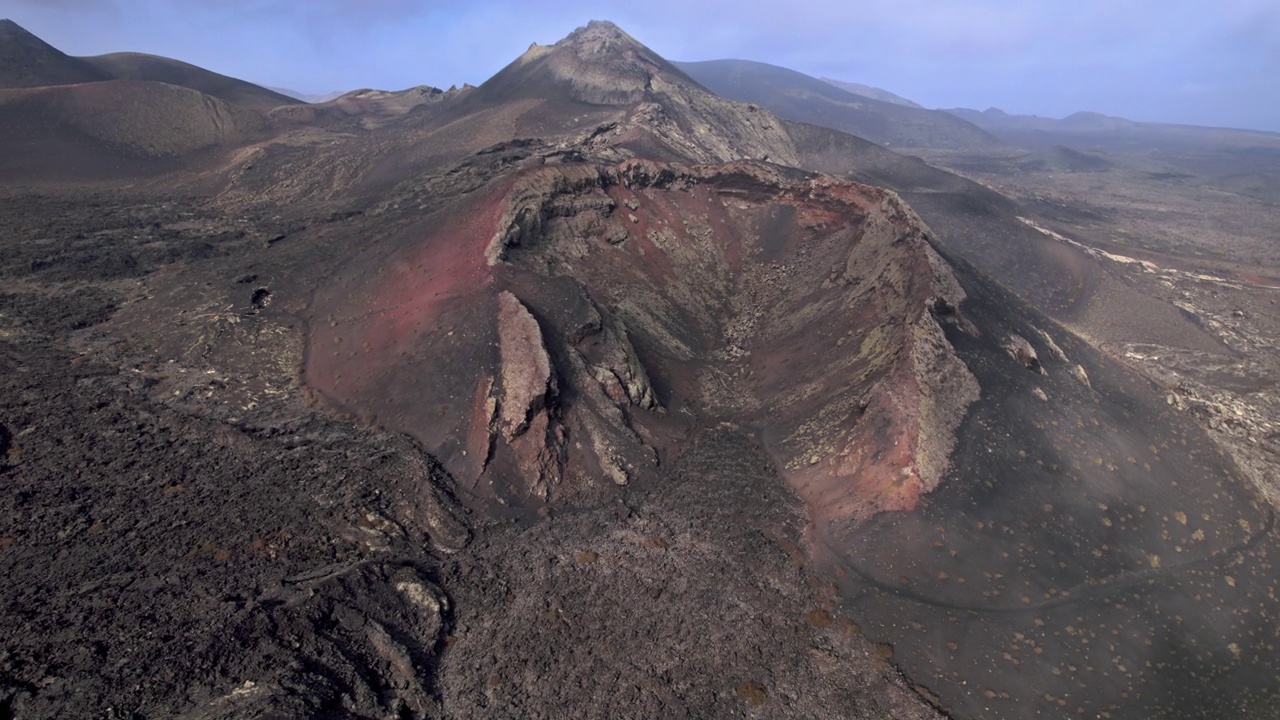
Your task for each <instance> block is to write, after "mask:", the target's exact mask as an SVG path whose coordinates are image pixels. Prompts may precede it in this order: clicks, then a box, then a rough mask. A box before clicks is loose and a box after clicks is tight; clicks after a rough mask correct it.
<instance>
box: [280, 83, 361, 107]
mask: <svg viewBox="0 0 1280 720" xmlns="http://www.w3.org/2000/svg"><path fill="white" fill-rule="evenodd" d="M267 89H268V90H270V91H272V92H276V93H280V94H281V95H286V96H288V97H291V98H293V99H295V100H301V101H302V102H304V103H311V104H313V105H315V104H319V103H327V102H329V101H330V100H334V99H337V98H340V97H342V96H343V95H346V94H347V93H348V92H351V91H349V90H334V91H333V92H327V93H319V94H316V93H304V92H300V91H298V90H290V89H289V88H281V87H268V88H267Z"/></svg>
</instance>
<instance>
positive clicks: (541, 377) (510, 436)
mask: <svg viewBox="0 0 1280 720" xmlns="http://www.w3.org/2000/svg"><path fill="white" fill-rule="evenodd" d="M498 348H499V351H500V356H501V362H502V395H501V400H500V401H499V403H498V408H499V411H500V412H501V422H502V426H501V427H502V434H503V436H504V437H505V438H506V439H507V440H508V441H511V440H514V439H515V438H517V437H518V436H520V435H522V434H523V433H524V432H525V431H526V430H528V429H529V424H530V422H531V420H532V418H534V417H536V416H538V415H539V414H545V413H546V411H547V406H548V404H549V400H550V398H552V397H554V396H555V391H556V382H555V376H554V375H552V374H551V359H550V358H549V357H547V349H546V348H545V347H543V345H542V330H541V329H540V328H539V327H538V321H537V320H535V319H533V315H531V314H530V313H529V310H528V308H526V307H525V306H524V305H522V304H520V300H519V299H518V298H517V297H516V296H515V295H512V294H511V293H509V292H507V291H505V290H504V291H502V292H501V293H499V294H498Z"/></svg>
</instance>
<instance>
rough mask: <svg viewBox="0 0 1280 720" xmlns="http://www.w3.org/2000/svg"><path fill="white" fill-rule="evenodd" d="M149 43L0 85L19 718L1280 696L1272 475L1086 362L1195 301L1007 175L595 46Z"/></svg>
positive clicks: (790, 710) (0, 360)
mask: <svg viewBox="0 0 1280 720" xmlns="http://www.w3.org/2000/svg"><path fill="white" fill-rule="evenodd" d="M14 27H16V26H14ZM19 31H20V28H19V29H18V30H13V29H12V28H8V26H6V32H8V33H10V34H11V35H12V36H13V37H16V38H18V39H19V40H20V41H21V42H20V43H16V44H18V45H20V46H21V48H25V49H24V50H23V51H22V52H28V51H30V49H31V48H35V49H36V50H39V51H40V52H43V53H45V55H44V56H45V57H52V58H54V59H56V60H58V62H59V63H61V62H62V60H61V59H60V58H58V56H57V55H50V54H49V51H52V52H54V53H56V52H57V51H53V49H52V48H48V50H44V49H42V48H41V46H42V45H43V44H41V43H39V41H37V40H34V38H31V37H30V36H25V35H23V34H22V33H20V32H19ZM6 42H10V43H11V44H14V43H15V42H16V41H13V40H12V39H11V38H8V37H6ZM43 47H44V48H47V46H43ZM7 52H8V51H7ZM32 52H34V51H32ZM58 55H60V54H58ZM3 57H5V58H9V57H18V58H20V59H21V58H22V57H25V56H23V55H22V53H21V52H18V51H12V52H8V54H6V55H4V56H3ZM61 57H62V58H65V57H66V56H61ZM107 57H112V56H107ZM130 57H132V56H130ZM135 59H136V58H135ZM70 60H75V59H70ZM160 60H162V59H146V60H145V62H144V63H143V66H145V67H152V68H168V69H173V68H179V69H181V70H183V72H182V73H179V74H178V75H157V74H156V73H158V72H159V70H155V71H148V73H150V74H147V73H142V71H141V70H135V71H134V74H135V76H134V77H132V78H129V79H117V78H116V77H115V76H112V77H101V78H97V79H93V81H92V82H84V81H81V80H79V79H74V78H73V79H71V80H70V82H72V83H74V84H62V83H64V82H66V81H67V80H66V76H65V73H62V74H59V75H57V76H51V77H49V78H47V79H45V80H42V81H41V82H42V83H44V85H47V87H46V86H41V87H34V88H28V87H21V88H20V87H17V86H18V85H20V84H21V83H18V82H11V83H9V85H10V87H11V88H12V89H8V90H3V91H0V124H4V125H5V127H6V128H8V129H11V130H12V132H10V133H7V134H6V135H5V137H6V141H5V142H6V148H7V149H15V151H14V152H7V153H6V154H5V155H3V156H0V157H3V159H0V179H3V180H4V185H3V189H2V190H0V208H2V212H0V217H3V223H4V224H3V227H2V229H0V230H2V232H3V235H2V236H0V237H2V238H3V243H4V253H3V256H2V257H3V264H2V265H0V273H2V274H3V277H4V278H5V280H4V282H5V285H4V286H5V290H4V292H3V293H0V368H3V370H4V372H3V373H0V378H2V379H0V452H3V459H0V463H2V464H0V483H3V485H4V488H5V490H6V492H5V493H3V501H2V503H3V504H0V523H2V524H0V564H2V565H3V568H4V572H5V574H6V577H8V578H10V582H9V583H8V584H7V586H6V587H5V589H4V590H3V591H0V603H2V604H3V607H4V614H3V622H4V624H5V625H4V634H5V636H6V637H7V638H8V639H7V640H6V641H5V643H4V644H3V646H2V647H0V716H6V717H7V716H12V717H59V716H90V717H168V716H182V717H193V718H195V717H226V718H230V717H279V716H302V717H330V716H360V717H437V716H446V717H470V716H476V715H485V716H497V717H564V716H592V715H611V716H615V715H616V716H643V717H653V716H663V717H706V716H715V717H728V716H743V715H746V716H751V717H796V716H801V717H830V716H842V717H867V718H873V717H895V718H897V717H904V718H936V717H941V716H943V715H950V716H953V717H983V718H987V717H991V718H1032V717H1060V716H1064V715H1065V716H1080V717H1108V716H1110V717H1179V718H1180V717H1185V718H1200V717H1257V718H1265V717H1270V716H1271V712H1272V708H1273V707H1274V706H1275V703H1276V701H1277V696H1276V693H1277V688H1278V687H1280V678H1278V677H1276V676H1275V675H1274V672H1275V671H1274V667H1275V666H1276V664H1277V659H1278V658H1277V652H1280V651H1278V650H1277V647H1276V645H1277V640H1278V639H1280V638H1277V624H1276V620H1275V612H1276V600H1275V585H1276V582H1277V579H1276V574H1275V571H1274V568H1273V567H1272V565H1271V558H1272V557H1274V556H1275V553H1276V552H1278V551H1280V548H1277V547H1276V542H1277V541H1276V535H1275V532H1274V512H1275V506H1274V504H1273V503H1271V502H1268V500H1267V499H1265V498H1264V496H1263V494H1262V493H1261V492H1260V490H1259V487H1260V486H1261V487H1263V488H1266V487H1268V486H1267V485H1266V484H1265V483H1262V482H1259V481H1258V477H1259V473H1260V472H1263V473H1264V472H1265V470H1257V468H1258V467H1260V468H1266V467H1267V465H1266V464H1265V463H1266V462H1267V460H1266V458H1265V457H1262V456H1259V458H1260V459H1258V462H1259V463H1263V464H1262V465H1259V466H1257V467H1255V466H1253V465H1250V464H1248V460H1249V458H1247V457H1245V456H1243V455H1240V454H1239V453H1235V457H1236V459H1234V460H1233V458H1232V457H1229V456H1228V455H1226V454H1224V453H1223V452H1222V450H1221V448H1220V446H1219V444H1217V443H1216V442H1215V440H1214V437H1211V435H1210V434H1208V432H1214V433H1219V432H1220V430H1219V429H1215V426H1214V425H1213V423H1208V425H1209V428H1208V432H1207V431H1206V423H1205V422H1204V421H1203V419H1202V418H1201V417H1199V416H1198V415H1196V414H1195V413H1194V412H1185V411H1183V410H1181V409H1180V407H1181V406H1186V405H1188V404H1193V403H1195V402H1204V403H1209V402H1213V401H1212V400H1210V399H1207V397H1208V396H1204V397H1205V398H1206V399H1204V400H1201V399H1200V398H1201V397H1202V396H1199V395H1195V394H1194V391H1193V390H1192V389H1191V388H1192V386H1189V385H1188V386H1186V388H1187V389H1185V390H1179V391H1178V392H1175V393H1172V394H1171V393H1170V390H1169V388H1168V387H1166V386H1163V385H1161V384H1160V383H1159V382H1157V381H1154V380H1153V379H1152V377H1153V375H1152V374H1151V372H1150V368H1144V367H1142V363H1140V362H1135V360H1137V358H1134V357H1132V356H1131V355H1132V354H1133V353H1139V352H1140V346H1138V345H1136V344H1134V345H1132V346H1126V348H1127V350H1126V351H1127V352H1128V353H1130V355H1125V354H1124V353H1118V352H1116V350H1115V348H1116V347H1117V346H1116V345H1115V344H1114V343H1115V338H1117V337H1128V338H1134V339H1137V341H1138V342H1148V343H1149V344H1151V345H1155V344H1158V343H1166V344H1164V345H1160V347H1169V346H1171V345H1168V343H1170V342H1171V341H1170V338H1172V339H1174V341H1176V346H1178V347H1182V348H1184V352H1185V353H1186V354H1185V355H1184V356H1182V357H1183V358H1184V359H1185V360H1186V361H1187V362H1188V363H1191V364H1192V365H1193V366H1195V367H1204V365H1203V364H1196V359H1197V358H1201V357H1208V356H1211V355H1212V354H1213V353H1217V352H1220V351H1221V343H1220V341H1219V340H1218V337H1219V335H1220V334H1221V328H1219V327H1218V326H1215V325H1212V324H1206V323H1204V322H1203V321H1200V320H1199V319H1198V317H1188V313H1187V311H1185V310H1184V309H1183V310H1180V309H1179V306H1178V305H1174V304H1170V303H1169V302H1167V301H1165V300H1162V299H1161V298H1159V297H1153V296H1150V295H1149V294H1147V293H1146V286H1144V285H1141V284H1137V285H1135V284H1133V283H1131V282H1130V280H1131V278H1129V277H1128V275H1126V274H1124V273H1115V272H1114V268H1113V264H1114V263H1115V262H1116V261H1115V260H1114V259H1112V257H1111V256H1109V255H1107V254H1105V253H1103V251H1102V250H1101V249H1099V246H1097V245H1095V244H1092V243H1090V242H1088V241H1087V238H1081V239H1079V240H1072V239H1071V238H1069V237H1067V236H1066V235H1063V234H1061V233H1060V231H1061V232H1065V230H1063V229H1062V226H1061V225H1060V224H1055V223H1059V222H1060V219H1059V218H1057V217H1055V216H1053V215H1052V213H1051V212H1049V211H1048V210H1047V209H1046V207H1045V206H1043V205H1041V204H1037V202H1036V201H1035V200H1034V198H1031V197H1028V196H1025V195H1023V194H1020V193H1018V192H1016V191H1015V190H1010V189H1007V188H1003V187H1001V188H993V187H992V186H993V185H994V184H993V183H990V182H987V181H986V180H984V182H986V184H983V183H979V182H975V181H974V180H973V179H968V178H965V177H962V176H959V175H956V174H953V173H951V172H947V171H944V170H940V169H938V168H936V167H933V166H930V165H927V164H925V163H924V162H922V161H921V160H919V159H917V158H908V157H905V156H901V155H897V154H895V153H893V152H891V151H889V150H886V149H885V148H883V147H881V146H878V145H875V144H873V143H871V142H869V141H867V140H863V139H859V138H856V137H853V136H849V135H845V134H843V133H841V132H838V131H836V130H832V129H829V128H823V127H819V126H817V125H806V124H800V123H797V122H794V121H789V120H784V119H782V118H780V117H779V116H777V115H774V114H773V113H771V112H769V110H768V109H766V108H764V107H761V106H760V105H756V104H739V103H736V102H731V101H728V100H724V99H722V98H720V97H717V96H716V95H714V94H712V93H711V92H710V91H709V90H707V89H706V88H704V87H702V86H701V85H699V84H698V83H697V82H695V81H694V79H693V78H691V77H690V76H689V75H687V74H686V73H685V72H684V71H682V69H680V68H678V67H676V66H674V65H672V64H670V63H668V62H667V61H666V60H664V59H662V58H661V57H659V56H657V55H656V54H654V53H653V52H652V51H650V50H649V49H648V48H645V47H644V46H643V45H641V44H640V43H638V42H636V41H635V40H634V39H632V38H631V37H629V36H627V35H626V34H625V33H623V32H622V31H621V30H619V29H618V28H616V27H614V26H612V25H610V24H608V23H592V24H591V25H589V26H587V27H585V28H580V29H579V30H577V31H575V32H574V33H573V34H572V35H570V36H569V37H568V38H566V39H565V40H563V41H561V42H559V43H557V44H555V45H552V46H540V45H534V46H532V47H530V49H529V50H528V51H527V52H526V53H525V54H524V55H522V56H521V57H520V58H517V59H516V60H515V61H514V62H513V63H512V64H511V65H509V66H508V67H507V68H505V69H504V70H502V71H501V72H499V73H498V74H497V75H495V76H494V77H493V78H492V79H490V80H489V81H487V82H486V83H484V84H483V85H481V86H479V87H475V88H472V87H464V88H461V89H451V90H449V91H439V90H434V89H431V88H415V89H411V90H407V91H403V92H397V93H387V92H380V91H357V92H355V93H349V94H347V95H345V96H343V97H341V98H338V99H336V100H334V101H331V102H329V103H324V104H320V105H315V106H301V105H297V104H284V103H283V102H282V104H281V105H280V106H278V107H274V108H269V107H267V105H269V104H270V103H266V104H262V103H263V98H269V97H270V96H269V95H263V94H261V93H257V92H256V91H251V90H252V88H250V89H245V88H243V87H241V86H239V85H227V84H226V83H221V82H220V83H219V84H215V85H209V84H208V83H209V78H208V77H207V76H205V75H202V74H201V73H198V72H195V71H194V70H198V69H194V70H191V69H188V68H187V67H185V66H181V65H180V64H176V63H172V62H171V61H164V62H160ZM138 62H143V61H142V60H138ZM28 65H30V63H27V64H26V65H24V64H22V62H20V61H14V62H13V67H20V68H26V67H28ZM66 65H67V67H72V66H74V67H81V65H79V64H78V63H69V64H66ZM107 65H114V66H115V67H117V69H116V70H114V71H113V72H116V73H119V72H122V71H121V70H119V67H123V65H121V64H120V63H107V64H102V63H99V64H98V65H94V67H98V68H99V69H101V68H102V67H106V66H107ZM33 73H34V71H30V70H22V73H19V72H17V71H13V72H12V73H11V77H20V78H27V77H32V76H34V74H33ZM166 78H168V79H166ZM161 80H163V82H161ZM175 81H176V84H170V83H175ZM197 81H199V82H197ZM24 82H25V81H24ZM117 87H122V88H130V90H129V92H127V93H120V92H117V91H116V88H117ZM828 87H830V86H828ZM218 88H223V89H227V88H230V89H231V90H235V91H236V93H237V94H235V95H233V96H228V95H227V94H226V93H224V94H222V95H218V96H217V97H214V96H213V95H214V94H217V93H215V92H214V91H215V90H217V89H218ZM228 92H230V90H228ZM263 92H266V91H263ZM831 92H834V93H839V92H841V91H839V90H837V89H834V88H832V89H831ZM5 93H7V95H5ZM210 93H211V94H210ZM100 97H110V98H122V99H120V100H116V101H113V102H112V103H105V102H102V103H98V104H94V105H92V108H93V110H94V112H93V113H88V112H85V110H84V108H85V107H89V106H88V105H84V104H83V103H87V102H89V99H94V98H100ZM86 98H87V99H86ZM237 98H239V99H237ZM245 98H249V99H247V100H246V99H245ZM895 107H897V110H899V111H902V110H913V109H912V108H903V107H900V106H895ZM142 111H146V112H147V113H159V115H155V114H152V115H147V117H145V118H144V117H142V116H141V115H140V114H139V113H140V112H142ZM921 112H929V111H921ZM49 113H54V115H53V116H54V117H57V118H60V119H59V120H58V122H56V123H42V122H40V121H39V120H38V118H45V117H48V116H49ZM164 113H169V114H168V115H165V114H164ZM155 118H161V119H160V120H156V119H155ZM152 121H156V122H164V123H168V124H167V125H166V127H167V128H169V130H168V132H169V134H167V135H166V134H164V133H160V132H158V131H157V130H156V128H154V127H151V126H150V125H148V124H147V123H148V122H152ZM957 122H959V121H957ZM966 127H971V126H966ZM210 128H213V130H211V129H210ZM215 131H216V132H215ZM24 143H25V147H28V148H32V149H30V150H28V154H27V155H22V154H21V153H18V152H16V149H17V148H19V147H23V146H24ZM935 152H937V153H939V154H942V153H952V154H951V155H949V156H948V157H951V158H952V159H954V158H956V157H958V154H957V153H958V151H956V150H954V149H951V150H948V149H946V148H945V147H944V148H943V149H940V150H935ZM999 152H1004V150H1000V151H999ZM988 155H989V156H996V155H998V153H997V151H996V150H992V151H991V152H990V153H988ZM1065 156H1066V157H1068V158H1074V157H1075V156H1074V155H1070V154H1066V155H1065ZM955 164H956V165H959V163H955ZM966 174H969V175H971V176H975V175H976V174H975V173H973V172H970V171H966ZM979 179H982V178H979ZM1002 190H1003V192H1001V191H1002ZM1051 228H1059V230H1052V229H1051ZM1144 267H1145V266H1144ZM1152 272H1153V273H1154V271H1152ZM1117 302H1120V303H1125V304H1126V305H1127V306H1128V307H1127V308H1126V309H1125V311H1124V312H1110V311H1109V308H1108V307H1107V306H1108V305H1114V304H1115V303H1117ZM1242 317H1244V318H1245V319H1250V318H1252V316H1251V315H1244V316H1242ZM1237 319H1239V318H1237ZM1108 332H1110V333H1112V334H1110V335H1108V334H1107V333H1108ZM1196 353H1204V355H1196ZM1159 367H1163V366H1159ZM1155 377H1156V380H1161V381H1163V378H1161V377H1160V376H1159V375H1158V374H1157V375H1155ZM1197 377H1198V378H1200V380H1201V381H1203V382H1204V383H1205V385H1204V387H1212V388H1217V387H1220V386H1222V384H1223V383H1221V382H1219V381H1218V379H1215V378H1214V377H1211V376H1208V375H1200V376H1197ZM1205 392H1208V391H1205ZM1216 427H1217V428H1221V427H1225V425H1224V423H1223V422H1219V423H1218V425H1217V426H1216ZM1232 427H1235V426H1232ZM1228 447H1234V446H1228ZM1233 452H1234V451H1233ZM1241 467H1243V468H1244V470H1245V472H1242V471H1241V469H1240V468H1241ZM1255 471H1256V472H1255Z"/></svg>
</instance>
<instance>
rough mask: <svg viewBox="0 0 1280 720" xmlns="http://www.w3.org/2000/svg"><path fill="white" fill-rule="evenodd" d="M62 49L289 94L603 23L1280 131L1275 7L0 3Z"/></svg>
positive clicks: (241, 0) (0, 13)
mask: <svg viewBox="0 0 1280 720" xmlns="http://www.w3.org/2000/svg"><path fill="white" fill-rule="evenodd" d="M0 17H8V18H11V19H12V20H14V21H15V22H17V23H18V24H20V25H22V26H23V27H24V28H26V29H27V30H29V31H31V32H32V33H34V34H36V35H37V36H39V37H40V38H41V39H43V40H45V41H46V42H49V43H50V44H52V45H54V46H55V47H57V48H58V49H60V50H62V51H64V52H66V53H68V54H71V55H99V54H104V53H109V52H120V51H134V52H145V53H151V54H155V55H162V56H166V57H171V58H174V59H178V60H182V61H185V62H189V63H192V64H195V65H199V66H201V67H204V68H207V69H209V70H213V71H216V72H219V73H223V74H226V75H231V76H233V77H238V78H242V79H245V80H249V81H251V82H255V83H258V84H261V85H264V86H270V87H280V88H289V89H291V90H294V91H298V92H303V93H315V94H320V93H325V92H329V91H334V90H351V89H356V88H361V87H375V88H380V89H388V90H395V89H401V88H405V87H411V86H414V85H421V84H427V85H434V86H437V87H443V88H447V87H449V86H450V85H455V84H456V85H461V84H463V83H471V84H479V83H481V82H483V81H484V80H485V79H487V78H488V77H489V76H491V75H492V74H493V73H495V72H497V71H498V70H499V69H501V68H502V67H503V66H504V65H506V64H507V63H509V62H510V61H511V60H513V59H514V58H515V57H517V56H518V55H519V54H520V53H522V52H523V51H524V50H525V49H526V48H527V47H528V46H529V44H530V43H531V42H537V43H540V44H549V43H553V42H555V41H557V40H559V39H560V38H562V37H564V36H565V35H567V34H568V33H569V32H571V31H572V30H573V29H574V28H575V27H578V26H581V25H584V24H585V23H586V22H587V21H588V20H590V19H604V20H610V21H612V22H614V23H616V24H618V25H619V26H620V27H622V29H624V30H625V31H627V32H628V33H629V34H631V35H632V36H633V37H635V38H636V39H637V40H639V41H640V42H642V43H644V44H646V45H648V46H649V47H650V48H652V49H653V50H655V51H656V52H658V53H659V54H661V55H663V56H664V57H666V58H668V59H671V60H679V61H696V60H712V59H722V58H739V59H747V60H756V61H760V62H766V63H770V64H774V65H780V66H783V67H787V68H791V69H793V70H798V71H800V72H803V73H807V74H809V75H813V76H815V77H831V78H836V79H840V80H847V81H852V82H859V83H864V84H867V85H872V86H876V87H880V88H884V89H886V90H889V91H891V92H894V93H897V94H899V95H902V96H903V97H906V98H908V99H910V100H913V101H915V102H918V103H920V104H922V105H924V106H926V107H934V108H951V107H969V108H975V109H979V110H981V109H985V108H988V107H998V108H1000V109H1002V110H1004V111H1006V112H1009V113H1015V114H1034V115H1041V116H1047V117H1064V116H1066V115H1070V114H1072V113H1074V112H1078V111H1082V110H1086V111H1094V112H1101V113H1105V114H1108V115H1117V116H1121V117H1126V118H1130V119H1133V120H1142V121H1154V122H1170V123H1185V124H1194V125H1205V126H1223V127H1238V128H1248V129H1256V130H1266V131H1280V102H1277V99H1276V92H1275V91H1276V85H1275V78H1276V77H1280V5H1276V4H1275V3H1273V2H1268V1H1267V0H1224V2H1222V3H1218V4H1217V5H1216V6H1215V7H1214V10H1213V12H1212V13H1207V12H1205V10H1204V5H1203V3H1199V2H1194V1H1193V0H1174V1H1172V2H1154V1H1153V0H1139V1H1138V2H1133V3H1128V4H1126V5H1124V6H1123V7H1121V6H1117V5H1116V4H1114V3H1110V2H1106V1H1105V0H1082V1H1081V2H1073V3H1071V4H1070V5H1068V4H1067V3H1064V2H1058V1H1050V0H1039V1H1036V2H1028V3H1017V4H1014V3H1008V2H1002V1H1001V0H977V1H976V2H966V1H961V0H907V1H906V2H904V3H896V4H894V5H892V6H883V5H881V6H864V7H853V6H849V5H848V4H846V3H838V2H827V1H823V2H813V3H808V4H805V5H804V6H803V7H797V6H792V5H784V4H778V3H758V2H757V3H729V2H724V1H723V0H714V1H712V2H708V3H703V4H699V5H692V4H688V3H677V2H673V1H671V0H653V1H651V2H647V3H643V4H638V3H622V2H611V1H610V2H594V3H581V2H569V1H553V2H544V3H539V5H538V7H537V9H536V10H535V9H531V8H530V7H528V6H526V5H522V4H518V3H512V2H507V1H504V0H479V1H478V2H474V3H469V4H467V6H466V7H462V8H459V7H456V6H452V5H450V4H446V3H439V2H426V3H421V2H411V1H410V0H373V1H371V2H354V1H352V0H316V1H315V2H309V3H306V4H305V5H303V4H300V3H292V2H284V1H282V0H228V1H226V2H217V3H210V2H178V0H0Z"/></svg>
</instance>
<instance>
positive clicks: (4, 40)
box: [0, 19, 111, 88]
mask: <svg viewBox="0 0 1280 720" xmlns="http://www.w3.org/2000/svg"><path fill="white" fill-rule="evenodd" d="M109 79H111V75H110V74H108V73H107V72H104V71H103V70H101V69H99V68H97V67H95V66H94V65H92V64H91V63H88V62H86V61H85V60H83V59H82V58H74V57H71V56H69V55H66V54H63V53H62V52H61V51H59V50H58V49H57V48H54V47H53V46H52V45H49V44H48V43H46V42H45V41H43V40H41V39H40V38H38V37H36V36H35V35H32V34H31V33H29V32H27V31H26V30H24V29H23V28H22V26H20V25H18V24H17V23H15V22H14V21H12V20H7V19H6V20H0V88H22V87H38V86H41V85H67V84H70V83H82V82H95V81H98V80H109Z"/></svg>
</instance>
